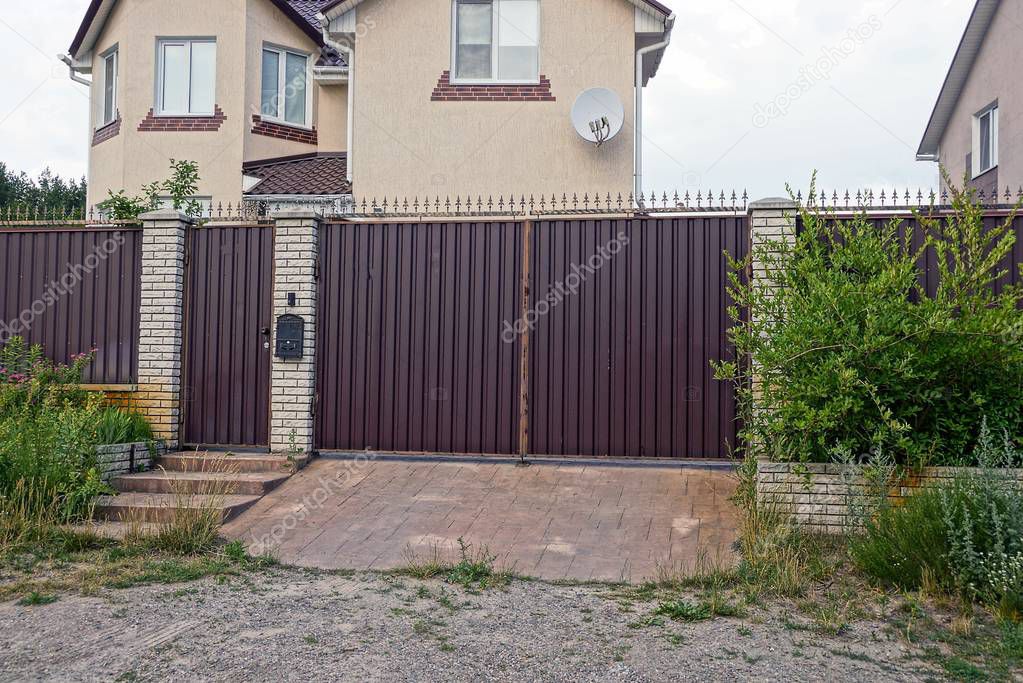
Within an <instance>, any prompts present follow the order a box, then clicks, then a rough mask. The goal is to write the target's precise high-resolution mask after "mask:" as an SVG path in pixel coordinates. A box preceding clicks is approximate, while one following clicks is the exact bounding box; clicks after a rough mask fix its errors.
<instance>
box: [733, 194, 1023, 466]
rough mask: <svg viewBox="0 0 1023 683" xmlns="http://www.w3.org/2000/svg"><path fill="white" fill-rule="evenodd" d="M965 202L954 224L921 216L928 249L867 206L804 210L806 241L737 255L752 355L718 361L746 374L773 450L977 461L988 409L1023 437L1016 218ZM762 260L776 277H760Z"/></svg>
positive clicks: (994, 422)
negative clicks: (845, 214) (927, 272)
mask: <svg viewBox="0 0 1023 683" xmlns="http://www.w3.org/2000/svg"><path fill="white" fill-rule="evenodd" d="M952 197H953V206H952V211H951V213H950V215H948V216H947V218H945V219H940V220H939V219H937V218H931V217H927V216H919V217H918V218H919V221H918V222H919V225H920V227H919V228H918V229H919V230H920V231H921V232H922V233H923V234H922V236H921V237H922V240H919V241H922V242H923V246H922V247H920V248H913V246H912V245H913V244H914V241H913V231H912V230H910V229H908V228H907V230H906V231H905V234H904V235H900V230H899V221H898V220H893V221H892V222H890V223H889V224H887V225H885V226H883V227H881V228H880V229H878V228H877V227H875V226H874V224H873V223H872V222H870V221H868V220H867V218H866V217H865V216H863V215H860V216H857V217H855V218H854V219H852V220H848V221H836V220H835V219H834V216H832V215H829V214H827V213H824V212H821V211H818V210H809V209H803V210H802V211H801V217H802V229H801V231H799V234H798V235H797V236H796V237H795V240H794V242H787V241H783V240H778V241H770V242H768V243H766V244H761V245H758V246H756V247H755V248H754V251H753V254H751V255H750V257H749V259H747V260H746V261H743V262H734V261H733V262H732V264H731V273H730V287H729V290H730V293H731V296H732V298H733V300H734V301H735V306H733V307H732V308H731V310H730V316H731V317H732V319H733V320H735V321H736V323H737V324H736V325H735V326H734V327H733V328H732V330H731V332H730V337H731V340H732V341H733V342H734V344H735V346H736V349H737V353H738V357H740V358H744V359H748V362H742V363H729V362H721V363H717V364H715V370H716V375H717V377H718V378H719V379H722V380H728V381H732V382H734V383H735V385H736V391H737V394H738V398H739V401H740V408H741V414H742V426H743V428H742V433H741V437H742V439H743V441H744V442H745V443H747V444H754V445H755V448H756V449H757V451H758V454H762V455H766V456H768V457H770V458H772V459H774V460H778V461H786V462H829V461H831V460H832V459H833V457H834V454H835V453H836V452H847V453H848V452H852V453H857V454H859V453H870V452H885V453H888V454H891V456H892V457H893V458H894V459H895V460H896V462H897V463H898V464H900V465H910V466H920V465H924V464H930V465H943V464H964V463H963V462H962V454H963V453H969V452H970V451H971V447H972V446H973V445H974V444H975V443H976V440H977V437H978V434H979V432H980V425H981V421H982V419H983V418H984V416H985V415H986V416H987V418H988V420H989V421H990V424H991V427H992V428H993V429H995V430H996V431H998V432H1001V431H1003V430H1005V431H1008V433H1009V434H1010V435H1011V436H1012V438H1013V439H1015V440H1018V439H1020V437H1023V344H1021V343H1020V340H1019V337H1018V335H1016V334H1015V331H1016V330H1019V329H1021V327H1020V326H1021V325H1023V313H1021V311H1020V308H1019V304H1020V302H1021V300H1023V290H1021V288H1020V287H1019V286H1018V285H1011V286H1006V287H1004V288H1002V289H1001V290H1000V291H999V292H998V293H995V287H994V286H993V285H994V284H995V283H996V282H997V281H999V280H1000V279H1001V278H1003V277H1004V276H1006V275H1007V271H1006V269H1005V268H1004V267H1001V266H1000V264H1001V263H1004V262H1005V259H1007V257H1008V256H1009V255H1010V254H1011V252H1012V249H1013V245H1014V244H1015V241H1016V235H1015V232H1014V229H1013V227H1012V220H1013V218H1014V216H1015V214H1013V215H1012V216H1010V217H1009V218H1008V219H1007V220H1006V221H1004V222H1002V223H1001V224H1000V225H998V226H996V227H994V228H985V226H984V222H983V216H984V210H983V208H982V207H981V206H980V205H978V204H977V203H976V202H975V200H974V197H973V194H972V192H966V193H964V192H960V191H958V190H953V192H952ZM925 250H931V253H933V255H934V257H935V259H934V261H935V262H936V263H937V264H938V270H939V272H938V275H939V276H940V282H939V284H938V287H937V293H936V295H934V296H930V297H929V296H927V293H926V292H925V291H924V290H923V288H922V287H921V285H920V281H921V280H922V277H921V275H922V274H921V263H922V262H923V260H922V257H923V256H924V254H925ZM753 262H758V263H763V264H764V267H765V268H766V270H767V271H768V272H770V273H771V276H772V280H773V283H769V282H765V281H764V280H761V279H756V278H755V279H753V280H752V281H747V280H746V278H745V277H744V274H745V273H746V272H747V271H748V269H749V268H750V266H751V264H752V263H753ZM1021 271H1023V267H1021ZM745 310H748V311H749V315H748V316H746V315H743V312H744V311H745ZM754 376H755V377H756V378H757V379H758V380H760V384H759V386H758V387H757V389H756V393H755V392H754V388H753V379H754Z"/></svg>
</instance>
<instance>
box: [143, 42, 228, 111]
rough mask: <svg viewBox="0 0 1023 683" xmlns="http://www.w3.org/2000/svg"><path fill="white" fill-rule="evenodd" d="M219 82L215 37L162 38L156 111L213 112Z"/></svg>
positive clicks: (159, 51) (158, 57)
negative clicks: (193, 38)
mask: <svg viewBox="0 0 1023 683" xmlns="http://www.w3.org/2000/svg"><path fill="white" fill-rule="evenodd" d="M216 85H217V43H216V41H214V40H209V39H202V40H179V39H166V40H161V41H159V43H158V46H157V65H156V111H157V113H158V114H162V115H168V116H187V115H195V116H208V115H210V114H213V107H214V102H215V101H216Z"/></svg>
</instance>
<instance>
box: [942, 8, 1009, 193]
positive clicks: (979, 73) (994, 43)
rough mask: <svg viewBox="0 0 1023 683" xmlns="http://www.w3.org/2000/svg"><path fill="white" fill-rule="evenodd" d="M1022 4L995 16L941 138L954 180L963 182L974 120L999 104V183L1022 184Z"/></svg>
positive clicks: (1001, 10) (1000, 11)
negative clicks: (1020, 84)
mask: <svg viewBox="0 0 1023 683" xmlns="http://www.w3.org/2000/svg"><path fill="white" fill-rule="evenodd" d="M1020 26H1023V0H1005V1H1004V2H1002V3H1001V4H1000V6H999V9H998V11H997V12H996V13H995V17H994V20H993V21H992V24H991V27H990V29H989V31H988V35H987V38H986V39H985V40H984V44H983V45H982V47H981V50H980V54H979V55H978V57H977V61H976V62H975V63H974V65H973V70H972V71H971V73H970V77H969V80H968V81H967V84H966V88H965V89H964V90H963V93H962V95H961V96H960V98H959V102H958V104H957V105H956V108H955V113H954V114H953V115H952V119H951V120H950V122H949V125H948V128H947V129H946V130H945V135H944V137H943V138H942V139H941V145H940V156H941V163H942V164H943V165H944V166H945V167H946V169H947V170H948V172H949V173H950V174H951V176H952V179H953V181H955V183H956V184H957V185H958V184H960V183H961V181H962V178H963V174H964V173H965V172H967V171H968V170H969V169H967V168H966V155H967V154H969V153H970V151H971V148H972V146H973V116H974V114H976V113H977V112H979V111H980V110H982V109H983V108H984V107H986V106H987V105H989V104H991V103H992V102H994V101H995V100H998V117H999V121H998V124H999V129H998V138H999V139H998V142H999V147H998V159H999V165H998V185H999V188H1000V190H1001V191H1002V192H1004V191H1005V187H1006V186H1009V187H1011V188H1012V189H1013V191H1015V190H1016V189H1017V188H1019V187H1020V186H1023V119H1021V118H1020V114H1021V112H1023V89H1021V88H1020V86H1019V71H1020V68H1021V67H1023V41H1021V40H1020V39H1019V34H1020V29H1019V27H1020Z"/></svg>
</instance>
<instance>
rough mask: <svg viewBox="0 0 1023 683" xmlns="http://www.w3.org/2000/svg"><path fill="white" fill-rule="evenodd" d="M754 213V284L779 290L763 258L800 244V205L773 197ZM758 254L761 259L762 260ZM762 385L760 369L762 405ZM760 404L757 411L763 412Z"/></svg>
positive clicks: (752, 210) (771, 267)
mask: <svg viewBox="0 0 1023 683" xmlns="http://www.w3.org/2000/svg"><path fill="white" fill-rule="evenodd" d="M749 213H750V250H751V253H752V254H753V263H752V264H751V265H752V271H753V272H752V278H753V283H754V284H755V285H756V286H758V287H764V288H767V289H771V290H773V289H775V288H776V284H775V282H774V273H775V271H776V269H777V264H774V265H772V264H771V263H770V262H765V260H764V259H763V258H762V255H763V253H764V251H765V247H766V248H767V253H769V254H770V253H773V254H777V253H778V251H779V248H780V247H782V246H784V245H785V244H787V245H789V246H792V245H794V244H795V241H796V217H797V215H798V213H799V205H798V204H796V202H794V201H792V200H791V199H785V198H780V197H773V198H769V199H761V200H760V201H756V202H753V203H752V204H750V206H749ZM758 255H760V257H759V258H758ZM761 386H762V382H761V380H760V377H759V375H758V374H757V368H756V366H754V368H753V395H754V397H755V400H757V401H758V402H759V397H760V387H761ZM761 409H762V408H761V407H760V406H759V405H757V406H754V407H753V410H754V411H757V410H761ZM749 445H750V448H751V449H753V450H754V452H761V453H762V448H760V447H761V446H762V444H756V443H751V444H749Z"/></svg>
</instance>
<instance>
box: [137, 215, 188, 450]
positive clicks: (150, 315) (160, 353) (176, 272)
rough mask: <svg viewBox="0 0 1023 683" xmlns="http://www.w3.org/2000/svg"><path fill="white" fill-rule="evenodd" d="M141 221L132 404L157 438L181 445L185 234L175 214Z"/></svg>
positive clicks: (182, 218)
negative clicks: (135, 387) (139, 298)
mask: <svg viewBox="0 0 1023 683" xmlns="http://www.w3.org/2000/svg"><path fill="white" fill-rule="evenodd" d="M139 218H140V220H141V221H142V303H141V306H140V308H139V348H138V360H139V375H138V394H137V395H136V396H135V397H134V402H135V405H136V407H137V408H138V409H139V411H140V412H141V413H142V414H143V415H145V417H146V419H148V420H149V423H150V424H151V425H152V426H153V432H154V435H155V436H156V438H158V439H162V440H164V441H166V442H167V443H168V444H169V445H170V446H172V447H176V446H178V445H179V444H180V443H181V430H180V425H181V349H182V320H183V318H184V308H185V297H184V286H185V230H186V229H188V227H189V226H191V225H193V223H192V221H191V220H190V219H189V218H188V217H187V216H185V215H184V214H183V213H180V212H178V211H152V212H150V213H145V214H142V216H140V217H139Z"/></svg>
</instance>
